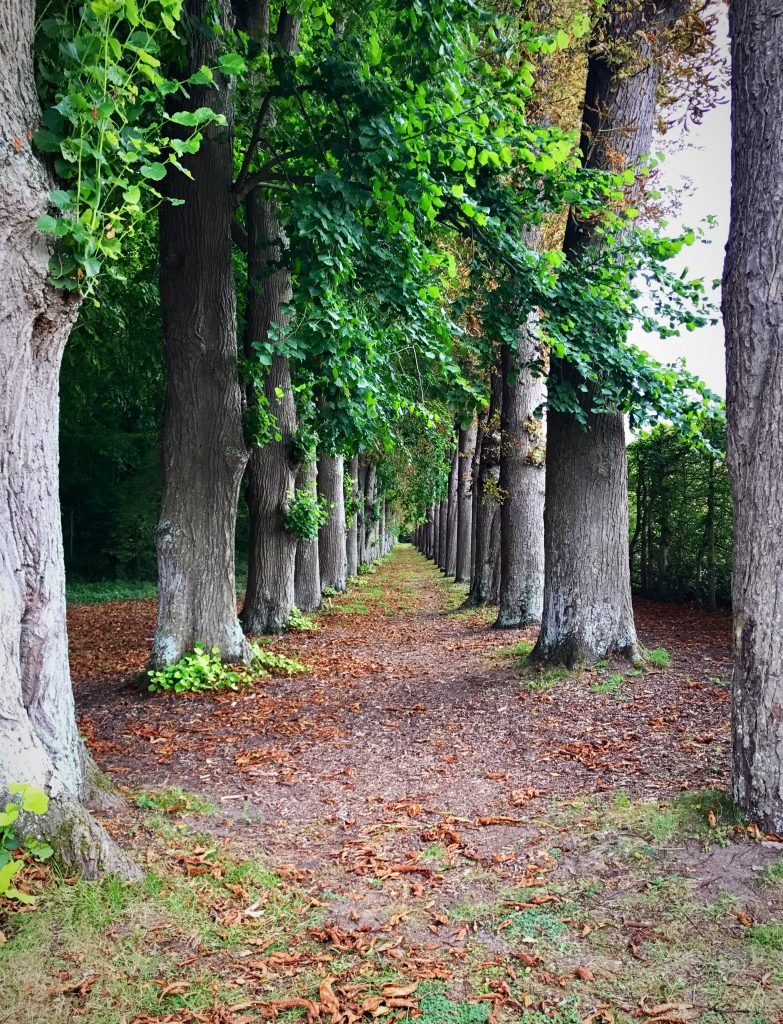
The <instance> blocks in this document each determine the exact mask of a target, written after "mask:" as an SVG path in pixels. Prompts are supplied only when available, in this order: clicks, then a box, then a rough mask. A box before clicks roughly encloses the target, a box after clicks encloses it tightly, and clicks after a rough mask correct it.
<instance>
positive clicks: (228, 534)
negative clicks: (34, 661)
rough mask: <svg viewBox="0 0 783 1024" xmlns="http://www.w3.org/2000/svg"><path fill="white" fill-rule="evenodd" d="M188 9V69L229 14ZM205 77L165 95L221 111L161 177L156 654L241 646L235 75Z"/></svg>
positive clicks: (233, 655)
mask: <svg viewBox="0 0 783 1024" xmlns="http://www.w3.org/2000/svg"><path fill="white" fill-rule="evenodd" d="M185 11H186V14H187V21H186V23H184V24H183V26H182V31H183V33H184V35H185V42H184V52H183V54H182V56H181V57H180V58H179V59H178V60H177V61H176V62H175V69H176V71H177V72H179V73H184V75H185V77H190V76H192V75H194V74H196V73H198V71H199V69H200V68H201V67H203V66H212V65H214V64H216V63H217V62H218V60H219V55H220V54H221V52H222V50H223V42H222V38H223V34H224V32H225V31H226V30H228V29H230V28H231V27H232V25H233V17H232V12H231V8H230V4H229V2H228V0H220V3H218V4H217V5H213V4H212V3H211V2H208V0H187V3H186V5H185ZM210 79H211V81H208V82H207V83H206V84H197V83H196V84H194V85H193V86H192V87H191V89H190V90H189V92H188V94H187V96H185V95H182V94H176V95H175V97H173V99H172V102H171V105H170V113H171V114H172V115H173V116H176V115H180V116H181V115H185V120H187V115H188V114H193V113H194V112H195V111H198V110H199V109H201V108H204V107H208V108H210V109H211V110H213V111H214V112H215V113H217V114H218V115H220V116H221V123H214V124H211V125H209V126H208V127H207V128H206V129H205V132H204V139H203V141H202V144H201V146H200V147H199V149H198V151H197V152H196V153H194V154H190V155H188V156H186V157H184V160H185V161H186V168H187V170H188V172H189V176H186V175H184V174H182V173H181V172H180V171H179V170H178V169H176V168H171V169H170V170H169V172H168V174H167V175H166V178H165V181H164V183H163V190H164V192H165V195H166V197H167V198H168V199H169V202H167V203H164V204H163V205H162V206H161V208H160V294H161V307H162V311H163V350H164V355H165V362H166V401H165V407H164V414H163V437H162V453H163V501H162V507H161V514H160V521H159V524H158V529H157V535H156V537H157V549H158V575H159V585H160V604H159V610H158V621H157V625H156V627H155V637H154V640H153V644H152V653H151V663H152V664H153V665H166V664H170V663H173V662H177V661H179V659H180V658H181V657H182V656H183V655H184V654H185V653H186V652H187V651H189V650H191V649H192V648H193V646H194V645H195V644H197V643H203V644H204V645H205V646H206V647H207V648H208V649H209V648H212V647H218V648H219V649H220V652H221V655H222V656H223V657H224V658H226V659H229V660H232V659H238V660H245V659H246V658H247V657H248V647H247V642H246V641H245V638H244V635H243V633H242V627H241V626H240V624H239V619H238V617H237V610H236V579H235V573H234V532H235V524H236V507H237V500H238V496H239V486H240V483H241V480H242V474H243V472H244V469H245V463H246V462H247V459H248V455H249V452H248V448H247V445H246V444H245V439H244V434H243V428H242V388H241V386H240V381H239V375H238V370H237V338H236V295H235V287H234V275H233V267H232V262H231V225H232V222H233V218H234V204H233V197H232V191H231V189H232V181H233V177H232V171H233V148H232V141H233V134H232V131H233V130H232V100H231V80H230V78H229V77H228V76H227V75H225V74H223V73H221V72H219V71H218V72H217V73H215V74H214V76H213V75H211V74H210ZM185 130H186V129H185ZM172 201H173V202H172Z"/></svg>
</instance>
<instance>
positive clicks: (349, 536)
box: [345, 455, 359, 579]
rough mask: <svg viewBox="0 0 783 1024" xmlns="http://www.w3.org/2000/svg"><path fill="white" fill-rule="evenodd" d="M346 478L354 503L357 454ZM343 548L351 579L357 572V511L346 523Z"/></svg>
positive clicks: (357, 472) (354, 502) (350, 463)
mask: <svg viewBox="0 0 783 1024" xmlns="http://www.w3.org/2000/svg"><path fill="white" fill-rule="evenodd" d="M348 480H349V483H350V492H351V500H352V504H353V505H355V504H356V502H357V500H358V497H359V456H358V455H354V457H353V458H352V459H351V461H350V462H349V463H348ZM346 531H347V532H346V536H345V548H346V558H347V568H346V572H347V575H348V579H352V578H353V577H354V576H356V574H357V573H358V572H359V513H358V511H357V512H354V513H353V514H352V516H351V521H350V522H347V523H346Z"/></svg>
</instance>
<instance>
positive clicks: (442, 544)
mask: <svg viewBox="0 0 783 1024" xmlns="http://www.w3.org/2000/svg"><path fill="white" fill-rule="evenodd" d="M438 520H439V528H438V568H439V569H440V570H441V571H444V570H445V568H446V549H447V548H448V541H449V503H448V501H447V500H445V499H444V500H442V501H441V503H440V505H439V506H438Z"/></svg>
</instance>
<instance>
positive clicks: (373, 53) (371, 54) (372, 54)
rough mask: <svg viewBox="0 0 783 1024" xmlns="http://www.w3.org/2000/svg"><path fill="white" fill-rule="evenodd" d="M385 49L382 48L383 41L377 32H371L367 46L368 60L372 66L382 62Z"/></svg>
mask: <svg viewBox="0 0 783 1024" xmlns="http://www.w3.org/2000/svg"><path fill="white" fill-rule="evenodd" d="M382 56H383V51H382V50H381V41H380V39H379V38H378V33H377V32H371V33H370V38H369V41H368V47H367V62H368V63H369V64H370V66H371V67H374V66H375V65H376V64H380V63H381V57H382Z"/></svg>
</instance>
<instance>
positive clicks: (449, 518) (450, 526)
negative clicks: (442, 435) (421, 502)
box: [444, 433, 459, 576]
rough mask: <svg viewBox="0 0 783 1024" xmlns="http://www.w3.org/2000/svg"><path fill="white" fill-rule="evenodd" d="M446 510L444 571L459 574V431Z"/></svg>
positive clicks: (452, 574)
mask: <svg viewBox="0 0 783 1024" xmlns="http://www.w3.org/2000/svg"><path fill="white" fill-rule="evenodd" d="M446 500H447V505H448V508H447V511H446V565H445V567H444V572H445V573H446V575H447V576H456V575H457V521H458V518H459V517H458V515H457V508H458V506H459V433H458V434H457V443H456V444H455V445H454V454H453V455H452V457H451V470H450V471H449V493H448V497H447V499H446Z"/></svg>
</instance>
